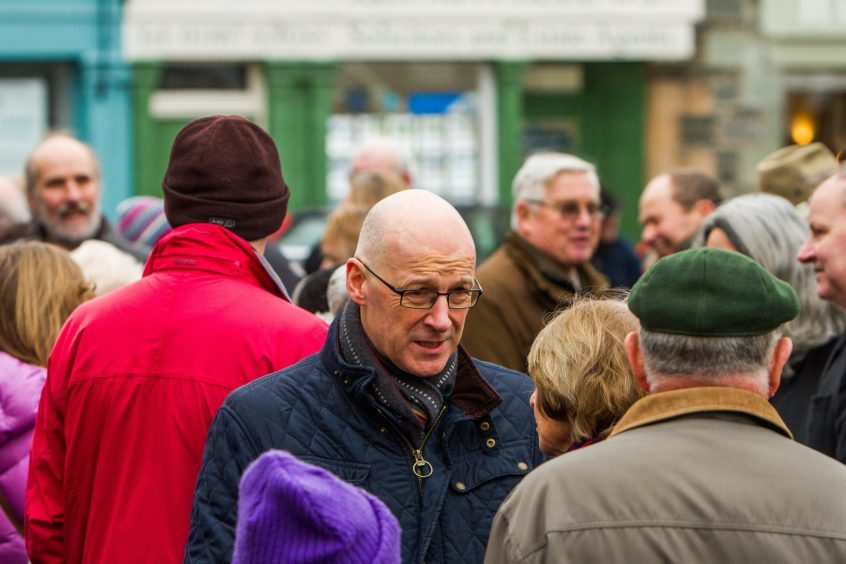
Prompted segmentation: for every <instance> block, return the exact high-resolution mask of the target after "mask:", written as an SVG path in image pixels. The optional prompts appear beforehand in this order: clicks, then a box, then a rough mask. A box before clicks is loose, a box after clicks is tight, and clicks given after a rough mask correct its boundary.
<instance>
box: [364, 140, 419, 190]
mask: <svg viewBox="0 0 846 564" xmlns="http://www.w3.org/2000/svg"><path fill="white" fill-rule="evenodd" d="M361 172H381V173H387V174H390V175H393V176H396V177H397V179H398V180H399V181H400V182H401V183H402V185H403V188H410V187H411V185H412V179H411V170H410V166H409V160H408V156H407V155H406V154H405V152H404V151H403V150H402V148H401V147H400V146H399V143H397V142H396V141H395V140H393V139H391V138H389V137H373V138H371V139H368V140H367V141H365V142H364V143H362V144H361V145H360V146H359V148H358V150H357V151H356V152H355V154H354V155H353V159H352V170H351V171H350V178H353V177H355V176H356V175H357V174H359V173H361ZM388 195H389V194H385V195H384V196H382V197H383V198H384V197H385V196H388ZM374 203H375V202H374ZM371 205H372V204H371Z"/></svg>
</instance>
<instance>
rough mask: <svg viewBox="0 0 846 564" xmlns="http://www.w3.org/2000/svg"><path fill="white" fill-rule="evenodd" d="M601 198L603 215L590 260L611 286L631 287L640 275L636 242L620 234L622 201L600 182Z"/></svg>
mask: <svg viewBox="0 0 846 564" xmlns="http://www.w3.org/2000/svg"><path fill="white" fill-rule="evenodd" d="M599 200H600V202H601V203H602V211H603V213H604V215H603V217H602V227H600V231H599V245H597V247H596V252H595V253H594V254H593V258H592V259H591V263H592V264H593V266H594V267H595V268H596V269H597V270H599V271H600V272H601V273H602V274H604V275H605V276H606V277H607V278H608V284H609V285H610V286H611V287H612V288H631V287H632V286H634V283H635V282H637V279H638V278H640V272H641V267H640V259H639V258H638V257H637V255H636V254H635V251H634V245H632V243H631V241H629V240H628V239H626V238H625V237H624V236H622V235H620V200H619V199H618V198H617V196H615V195H614V194H612V193H611V192H610V191H609V190H608V189H607V188H605V187H604V186H601V185H600V189H599Z"/></svg>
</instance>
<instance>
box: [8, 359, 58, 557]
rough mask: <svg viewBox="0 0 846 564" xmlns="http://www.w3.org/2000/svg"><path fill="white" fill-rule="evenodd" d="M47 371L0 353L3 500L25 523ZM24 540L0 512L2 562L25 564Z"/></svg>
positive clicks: (13, 513)
mask: <svg viewBox="0 0 846 564" xmlns="http://www.w3.org/2000/svg"><path fill="white" fill-rule="evenodd" d="M46 376H47V370H45V369H44V368H42V367H40V366H34V365H32V364H26V363H25V362H21V361H20V360H18V359H16V358H15V357H13V356H10V355H8V354H6V353H4V352H0V496H2V498H3V499H4V500H5V501H6V503H7V504H8V510H9V511H10V512H11V514H12V515H13V516H14V517H15V519H17V521H18V522H19V523H23V518H24V498H25V492H26V472H27V467H28V466H29V447H30V444H31V443H32V431H33V428H34V427H35V409H36V407H37V406H38V398H39V397H41V388H43V387H44V379H45V377H46ZM26 561H27V558H26V550H25V549H24V540H23V537H22V536H21V535H20V534H19V533H18V531H17V529H15V527H14V525H12V523H11V521H9V519H8V518H7V517H6V515H5V513H4V512H3V511H0V562H3V563H4V564H18V563H25V562H26Z"/></svg>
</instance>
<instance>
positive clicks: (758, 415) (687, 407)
mask: <svg viewBox="0 0 846 564" xmlns="http://www.w3.org/2000/svg"><path fill="white" fill-rule="evenodd" d="M709 411H711V412H713V411H730V412H734V413H742V414H744V415H749V416H751V417H752V418H754V419H756V420H757V421H758V422H759V423H760V424H763V425H764V426H766V427H770V428H771V429H773V430H775V431H777V432H779V433H782V434H783V435H786V436H787V437H788V438H791V439H792V438H793V435H792V434H791V433H790V430H789V429H788V428H787V426H786V425H785V424H784V421H782V420H781V417H779V415H778V413H777V412H776V410H775V408H774V407H773V406H772V405H771V404H770V402H768V401H767V400H765V399H764V398H763V397H761V396H759V395H757V394H753V393H752V392H747V391H745V390H739V389H737V388H727V387H721V386H709V387H701V388H686V389H683V390H672V391H669V392H659V393H656V394H651V395H648V396H646V397H644V398H641V399H640V400H638V401H637V402H635V403H634V405H632V406H631V407H630V408H629V410H628V411H627V412H626V413H625V415H623V417H622V418H621V419H620V422H619V423H617V425H616V426H615V427H614V431H612V433H611V435H610V436H614V435H618V434H620V433H624V432H626V431H628V430H630V429H635V428H637V427H643V426H644V425H649V424H651V423H660V422H662V421H666V420H668V419H672V418H674V417H680V416H682V415H691V414H695V413H704V412H709Z"/></svg>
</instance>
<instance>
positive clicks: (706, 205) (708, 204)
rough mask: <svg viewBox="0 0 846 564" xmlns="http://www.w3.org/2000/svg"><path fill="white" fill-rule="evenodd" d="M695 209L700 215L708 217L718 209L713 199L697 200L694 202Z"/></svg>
mask: <svg viewBox="0 0 846 564" xmlns="http://www.w3.org/2000/svg"><path fill="white" fill-rule="evenodd" d="M693 209H694V210H695V211H696V212H697V213H698V214H699V216H700V217H702V218H706V217H708V216H709V215H711V212H713V211H714V210H715V209H717V205H716V204H715V203H714V202H712V201H711V200H707V199H705V200H696V202H695V203H694V204H693Z"/></svg>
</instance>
